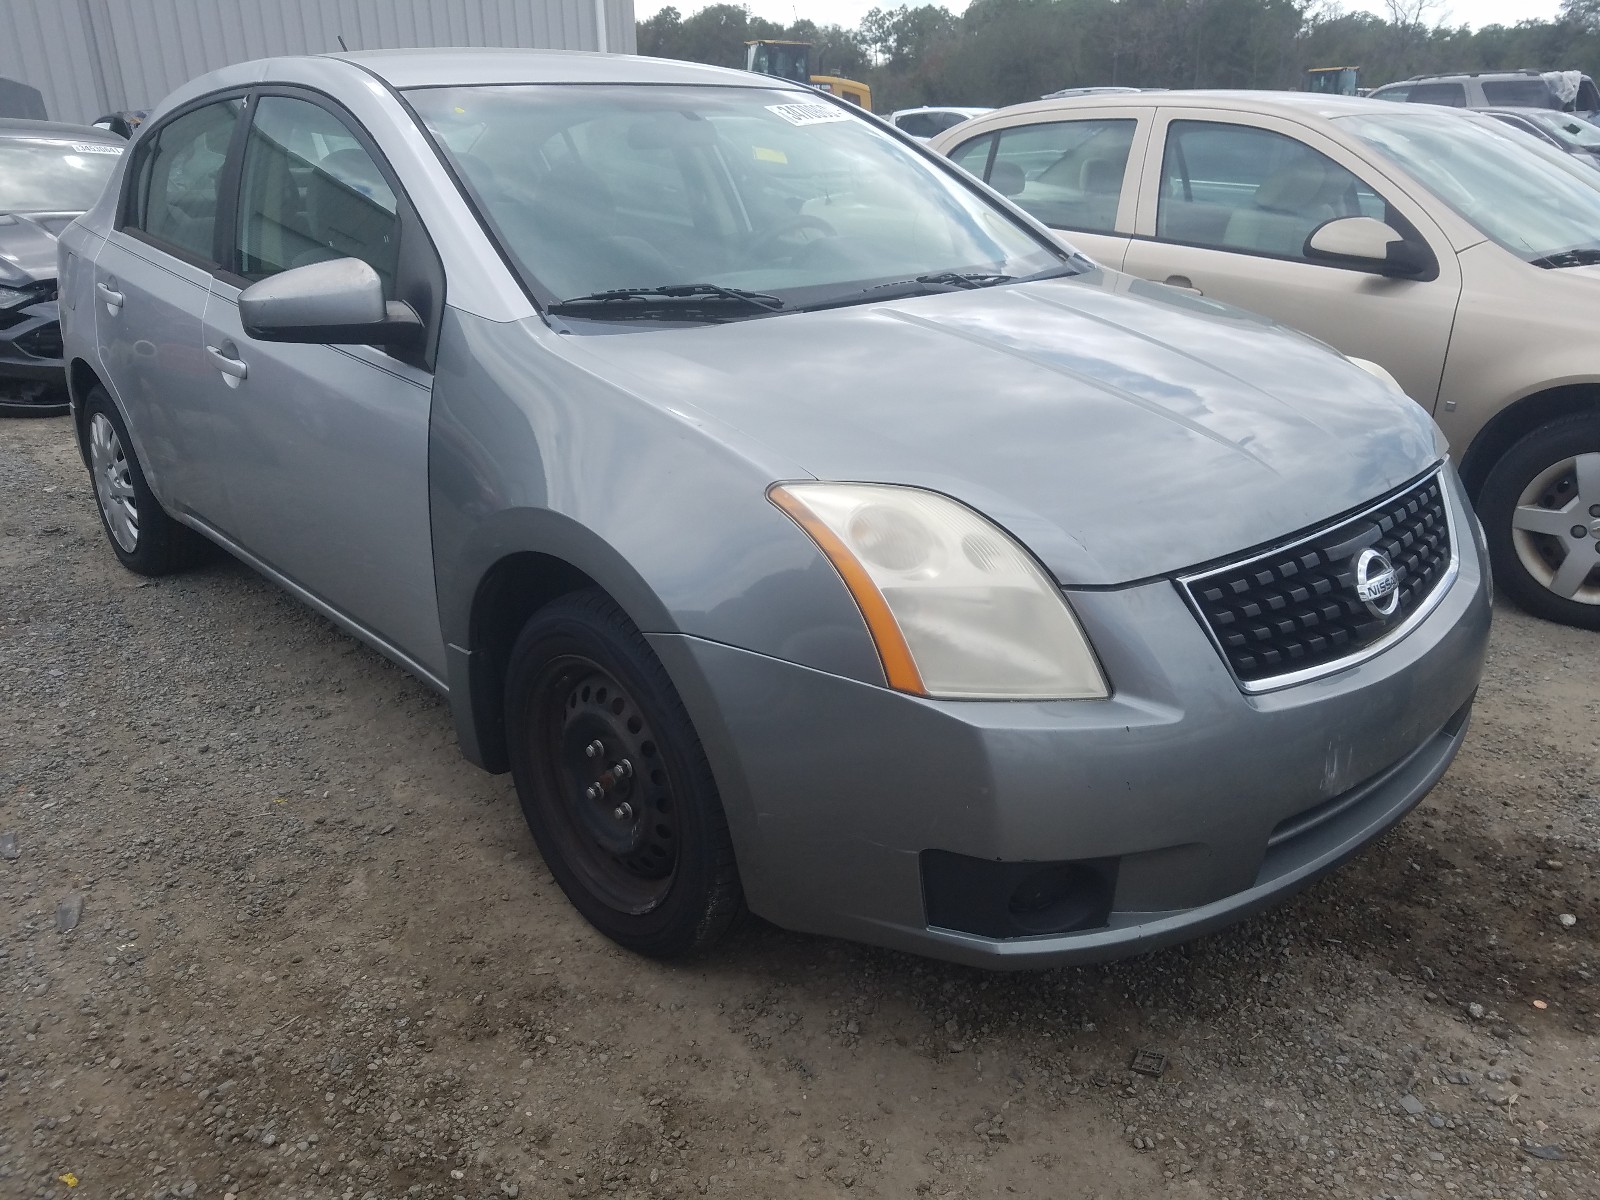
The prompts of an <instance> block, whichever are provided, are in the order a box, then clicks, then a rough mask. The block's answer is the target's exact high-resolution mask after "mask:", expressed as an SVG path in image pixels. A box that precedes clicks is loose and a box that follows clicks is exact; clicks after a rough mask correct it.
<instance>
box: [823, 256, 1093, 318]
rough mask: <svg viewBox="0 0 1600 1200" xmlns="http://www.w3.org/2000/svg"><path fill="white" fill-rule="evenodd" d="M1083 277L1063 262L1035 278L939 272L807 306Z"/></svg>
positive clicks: (1035, 273) (1079, 271) (981, 273)
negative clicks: (1071, 276)
mask: <svg viewBox="0 0 1600 1200" xmlns="http://www.w3.org/2000/svg"><path fill="white" fill-rule="evenodd" d="M1079 274H1082V271H1081V270H1080V268H1078V267H1076V266H1074V265H1072V264H1070V263H1061V264H1059V265H1057V266H1054V267H1046V268H1045V269H1044V270H1043V271H1035V272H1034V273H1033V274H1032V275H1000V274H996V273H994V272H990V271H936V272H934V273H932V274H929V275H918V276H917V277H916V278H914V279H900V280H897V281H895V282H893V283H875V284H873V285H872V286H871V287H869V288H862V289H861V290H860V291H859V292H847V293H846V294H845V295H843V296H834V297H832V298H831V299H828V300H822V301H819V302H817V303H816V304H808V305H806V306H805V307H806V309H807V310H813V309H819V308H844V307H846V306H848V305H851V304H865V303H867V302H869V301H873V300H899V299H902V298H904V297H906V296H936V295H938V294H940V293H941V292H963V291H971V290H972V289H974V288H985V287H995V286H996V285H998V284H1002V283H1032V282H1034V281H1035V280H1039V279H1059V278H1062V277H1064V276H1068V275H1079Z"/></svg>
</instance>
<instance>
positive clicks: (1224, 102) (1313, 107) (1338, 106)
mask: <svg viewBox="0 0 1600 1200" xmlns="http://www.w3.org/2000/svg"><path fill="white" fill-rule="evenodd" d="M1216 107H1222V108H1228V109H1233V110H1235V111H1238V112H1253V113H1266V114H1276V115H1279V116H1294V117H1323V118H1333V117H1346V116H1357V115H1359V114H1362V113H1367V114H1369V115H1370V114H1372V113H1394V112H1396V111H1397V110H1400V109H1402V108H1404V109H1417V108H1424V107H1430V106H1427V105H1399V104H1396V103H1395V102H1394V101H1392V100H1368V99H1366V98H1365V97H1362V96H1330V95H1324V94H1322V93H1320V92H1256V91H1175V92H1101V93H1099V94H1097V95H1092V96H1062V97H1060V98H1059V99H1055V100H1033V101H1030V102H1029V103H1027V104H1018V105H1015V106H1013V107H1012V108H1008V109H1004V110H1003V111H1004V112H1005V113H1006V114H1008V115H1010V114H1013V113H1017V114H1021V113H1047V112H1057V111H1070V110H1072V109H1078V108H1137V109H1146V108H1216Z"/></svg>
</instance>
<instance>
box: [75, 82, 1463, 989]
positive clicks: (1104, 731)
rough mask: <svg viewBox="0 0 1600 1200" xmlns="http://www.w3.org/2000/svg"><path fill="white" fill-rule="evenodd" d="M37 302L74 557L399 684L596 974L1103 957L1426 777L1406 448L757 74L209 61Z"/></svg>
mask: <svg viewBox="0 0 1600 1200" xmlns="http://www.w3.org/2000/svg"><path fill="white" fill-rule="evenodd" d="M61 279H62V322H63V326H64V336H65V341H66V350H67V359H68V362H69V364H70V377H71V384H72V397H73V405H74V419H75V427H76V430H77V435H78V438H79V442H80V445H81V449H82V452H83V457H84V461H85V463H86V464H87V465H88V467H89V469H90V471H91V473H92V475H93V479H94V487H95V492H96V495H97V497H98V500H99V507H100V512H101V514H102V516H103V518H104V523H105V528H106V532H107V534H108V536H109V540H110V543H111V548H112V550H113V551H114V552H115V554H116V555H117V557H118V558H119V559H120V560H121V561H122V562H123V563H124V564H125V565H126V566H127V567H128V568H130V569H131V570H133V571H137V572H140V573H143V574H160V573H163V572H167V571H172V570H175V569H177V568H179V567H181V566H182V565H183V564H184V563H185V562H187V561H190V559H191V557H192V555H193V552H194V551H195V549H196V547H197V546H198V545H200V544H201V540H202V539H208V540H209V541H211V542H214V543H216V544H219V545H221V546H223V547H225V548H226V549H227V550H228V551H230V552H231V553H233V554H234V555H236V556H238V557H239V558H240V559H242V560H244V561H245V562H247V563H249V564H250V565H251V566H253V567H254V568H256V569H257V570H259V571H261V572H262V573H263V574H265V575H267V576H268V577H269V578H271V579H273V580H275V581H276V582H278V583H279V584H280V585H281V586H283V587H284V588H286V589H287V590H289V591H290V592H292V593H293V594H295V595H296V596H298V597H299V598H300V599H302V600H303V601H304V602H305V603H307V604H309V605H310V606H312V607H313V608H315V609H317V610H318V611H320V612H322V613H324V614H326V615H327V616H329V617H330V618H332V619H333V620H335V621H337V622H338V623H339V624H341V625H342V626H343V627H344V628H346V629H348V630H349V631H350V632H351V633H353V634H355V635H356V636H357V637H359V638H361V639H363V640H365V641H366V642H368V643H370V644H371V645H373V646H374V647H376V648H377V649H378V650H380V651H382V652H383V653H384V654H386V655H388V656H389V657H390V658H392V659H393V660H394V661H396V662H397V663H399V664H401V665H402V666H404V667H406V668H407V669H409V670H410V671H412V672H414V673H415V674H416V675H418V676H419V677H421V678H422V679H423V680H425V681H426V682H427V683H429V684H430V685H432V686H433V687H435V688H437V689H438V690H439V691H440V692H442V693H444V694H445V695H446V696H448V698H449V702H450V707H451V711H452V713H453V715H454V720H455V725H456V729H457V732H458V734H459V738H460V742H461V746H462V748H463V751H464V752H465V754H466V756H467V757H468V758H469V759H471V760H472V761H473V762H475V763H477V764H479V765H481V766H483V767H485V768H487V769H488V770H491V771H507V770H509V771H510V772H511V773H512V776H513V779H514V780H515V784H516V790H517V794H518V796H519V797H520V799H521V803H522V806H523V809H524V811H525V813H526V815H527V819H528V823H529V825H530V827H531V829H532V832H533V836H534V838H535V839H536V841H537V842H538V845H539V848H540V850H541V851H542V852H543V854H544V857H545V859H546V861H547V862H548V863H549V866H550V869H551V871H552V872H553V873H554V875H555V878H556V879H557V881H558V882H559V883H560V884H561V886H562V888H563V889H564V890H565V891H566V893H567V895H568V896H569V897H570V898H571V899H572V902H573V903H574V904H575V905H576V906H577V908H578V909H579V910H580V911H581V912H582V913H583V915H584V916H585V917H587V918H588V919H589V920H590V921H591V922H592V923H593V924H594V925H595V926H596V927H597V928H598V929H600V930H601V931H602V932H603V933H605V934H606V935H607V936H609V937H611V938H613V939H615V940H616V941H617V942H619V943H621V944H622V945H624V946H626V947H629V948H631V949H633V950H636V951H639V952H641V953H645V954H653V955H676V954H683V953H686V952H689V951H693V950H695V949H697V948H700V947H703V946H705V945H706V944H708V943H709V942H711V941H712V940H713V939H714V938H716V937H717V935H718V934H719V933H721V932H722V931H723V930H724V929H725V928H726V927H727V926H728V924H729V922H730V921H732V920H733V919H734V918H735V917H736V916H737V915H738V914H739V913H740V912H741V911H742V910H744V909H746V908H748V909H750V910H752V911H754V912H756V913H759V914H760V915H762V916H764V917H766V918H768V919H770V920H772V921H774V922H776V923H777V924H779V925H783V926H787V927H789V928H792V929H800V930H809V931H814V932H819V933H826V934H833V935H838V936H842V937H849V938H855V939H858V940H861V941H865V942H872V943H877V944H881V945H886V946H894V947H900V948H903V949H907V950H912V951H916V952H919V953H922V954H929V955H934V956H937V957H941V958H948V959H954V960H958V961H962V962H968V963H976V964H983V965H992V966H1036V965H1049V964H1059V963H1068V962H1081V961H1088V960H1092V959H1097V958H1106V957H1112V956H1116V955H1123V954H1128V953H1131V952H1135V951H1139V950H1144V949H1148V948H1150V947H1154V946H1158V945H1162V944H1165V943H1169V942H1173V941H1176V940H1179V939H1182V938H1186V937H1190V936H1193V935H1195V934H1198V933H1202V932H1204V931H1206V930H1210V929H1214V928H1216V927H1218V926H1220V925H1223V924H1225V923H1227V922H1229V921H1233V920H1236V919H1238V918H1239V917H1241V916H1244V915H1245V914H1247V913H1250V912H1252V911H1254V910H1257V909H1259V908H1261V907H1263V906H1264V905H1266V904H1269V903H1271V902H1273V901H1275V900H1278V899H1280V898H1282V897H1284V896H1286V895H1288V894H1289V893H1291V892H1293V891H1294V890H1296V889H1297V888H1299V887H1301V886H1303V885H1305V884H1306V883H1307V882H1308V881H1310V880H1312V879H1314V878H1315V877H1317V876H1318V875H1320V874H1321V873H1323V872H1325V871H1327V870H1329V869H1330V868H1332V867H1334V866H1336V865H1337V864H1338V863H1340V862H1341V861H1343V860H1344V859H1346V858H1347V857H1349V856H1350V855H1351V854H1353V853H1354V852H1355V851H1357V850H1358V849H1360V848H1361V847H1362V846H1363V845H1365V844H1366V843H1367V842H1369V841H1371V840H1372V839H1373V838H1375V837H1377V836H1378V835H1379V834H1381V833H1382V832H1384V831H1385V830H1386V829H1388V828H1389V827H1391V826H1392V825H1393V824H1394V823H1395V822H1396V821H1398V820H1399V819H1400V818H1401V817H1402V816H1403V815H1404V814H1405V813H1406V812H1407V811H1408V810H1409V809H1410V808H1411V807H1412V806H1413V805H1415V804H1416V803H1417V802H1418V800H1419V799H1420V798H1421V797H1422V796H1423V794H1424V793H1426V792H1427V790H1428V789H1429V787H1431V786H1432V785H1433V783H1434V782H1435V781H1437V780H1438V778H1439V776H1440V775H1441V774H1442V773H1443V772H1444V770H1445V768H1446V767H1447V766H1448V764H1449V763H1450V760H1451V759H1452V757H1453V756H1454V755H1455V753H1456V751H1457V749H1458V748H1459V747H1460V745H1461V741H1462V738H1463V737H1464V736H1465V731H1466V726H1467V717H1468V712H1469V709H1470V707H1471V703H1472V697H1473V693H1474V690H1475V688H1476V687H1477V684H1478V677H1479V672H1480V670H1481V665H1482V659H1483V653H1484V644H1485V640H1486V637H1487V634H1488V627H1489V595H1488V589H1487V584H1486V581H1485V577H1484V568H1483V547H1482V544H1481V533H1480V531H1479V529H1478V526H1477V523H1476V521H1475V520H1474V518H1473V516H1472V514H1471V512H1470V510H1469V509H1468V507H1467V505H1466V504H1465V503H1464V502H1463V499H1462V494H1461V489H1460V485H1459V484H1458V482H1457V479H1456V475H1455V472H1454V470H1453V469H1452V468H1451V466H1450V464H1449V461H1448V458H1447V448H1446V446H1445V445H1444V443H1443V440H1442V438H1441V437H1440V436H1439V434H1438V432H1437V430H1436V428H1435V427H1434V425H1433V423H1432V421H1431V420H1430V418H1429V417H1428V416H1427V415H1426V414H1425V413H1424V412H1423V411H1422V409H1420V408H1419V407H1417V406H1416V405H1414V404H1412V403H1410V402H1409V401H1408V400H1407V399H1406V398H1405V397H1404V396H1403V395H1402V394H1400V392H1399V391H1398V390H1397V389H1396V388H1395V387H1394V385H1393V383H1392V381H1391V380H1389V379H1388V378H1387V377H1386V376H1384V375H1383V373H1382V372H1381V371H1380V370H1376V369H1369V368H1367V367H1364V366H1363V365H1361V364H1359V363H1356V362H1353V361H1352V360H1348V359H1345V358H1343V357H1341V356H1339V355H1337V354H1335V353H1333V352H1331V351H1330V350H1328V349H1327V348H1326V347H1324V346H1322V345H1321V344H1319V343H1315V342H1312V341H1310V340H1309V339H1307V338H1304V337H1302V336H1300V335H1298V334H1295V333H1291V332H1288V331H1286V330H1284V329H1282V328H1279V327H1277V326H1274V325H1272V324H1270V323H1267V322H1265V321H1263V320H1261V319H1259V318H1256V317H1252V316H1249V315H1247V314H1245V313H1242V312H1239V311H1237V310H1234V309H1231V308H1228V307H1225V306H1220V305H1217V304H1213V303H1211V302H1209V301H1206V300H1203V299H1198V298H1195V297H1192V296H1186V295H1184V294H1182V293H1179V292H1176V291H1173V290H1170V289H1166V288H1163V287H1160V286H1158V285H1154V284H1147V283H1143V282H1140V281H1137V280H1133V279H1130V278H1129V277H1127V276H1123V275H1119V274H1116V273H1114V272H1110V271H1106V270H1103V269H1101V268H1100V267H1098V266H1096V265H1095V264H1094V263H1092V262H1091V261H1089V260H1087V259H1085V258H1083V257H1080V256H1078V255H1076V254H1074V253H1072V252H1071V251H1069V250H1066V249H1063V248H1061V247H1060V246H1059V245H1058V244H1057V243H1055V242H1054V241H1052V239H1051V237H1050V236H1049V234H1048V233H1047V231H1046V230H1045V229H1044V228H1043V227H1041V226H1040V225H1038V224H1036V223H1035V222H1034V221H1033V220H1032V219H1031V218H1029V217H1028V216H1026V215H1025V214H1024V213H1022V212H1021V211H1020V210H1018V209H1017V208H1015V207H1013V206H1012V205H1010V204H1009V203H1008V202H1006V201H1004V200H1003V199H1001V198H1000V197H998V196H997V195H996V194H995V193H993V192H991V191H989V190H988V189H987V188H985V187H984V185H982V184H981V183H978V182H976V181H975V180H973V179H971V178H970V177H968V176H967V175H965V174H964V173H963V172H961V171H960V170H958V169H957V168H955V167H953V166H952V165H950V164H948V163H946V162H945V161H943V160H941V159H939V158H937V157H935V156H933V155H931V154H929V153H927V152H925V151H924V150H922V149H920V148H919V147H918V146H916V145H915V144H914V143H913V142H911V141H910V140H909V139H907V138H905V137H903V136H902V135H900V134H898V133H897V132H895V131H893V130H891V129H890V128H888V127H887V126H885V125H884V124H883V123H881V122H879V121H876V120H874V119H872V118H870V117H865V116H863V115H861V114H859V113H858V112H856V111H854V110H852V109H850V108H849V107H848V106H846V105H843V104H839V103H836V102H834V101H832V100H831V99H830V98H829V97H827V96H824V95H819V94H817V93H815V92H813V91H810V90H808V89H805V88H800V87H796V86H791V85H787V84H784V83H782V82H779V81H776V80H772V79H767V78H762V77H757V76H751V75H745V74H742V73H737V72H732V71H724V70H720V69H716V68H711V67H703V66H696V65H691V64H686V63H669V62H657V61H652V60H649V59H641V58H626V57H607V56H603V55H588V54H559V53H550V52H542V53H541V52H524V51H516V52H507V51H454V50H452V51H429V52H424V51H405V52H387V53H370V54H347V55H337V56H327V57H315V58H287V59H275V60H270V61H265V62H255V63H247V64H244V65H241V66H236V67H231V68H228V69H226V70H223V71H220V72H217V73H215V74H211V75H207V76H205V77H204V78H201V79H199V80H196V81H195V82H193V83H191V84H189V85H188V86H187V87H185V88H183V89H182V90H181V91H180V92H178V93H177V94H176V95H174V96H172V97H171V98H170V99H169V100H168V101H167V102H166V103H165V104H164V105H163V106H162V107H161V108H160V110H159V111H157V112H156V113H155V114H153V115H152V116H151V118H150V119H149V120H148V122H147V123H146V124H145V125H144V126H143V127H142V128H141V130H140V131H139V134H138V136H137V138H136V139H135V141H134V142H133V144H132V147H131V149H130V152H129V153H128V155H127V156H126V160H125V162H124V163H123V165H122V167H121V168H120V170H119V172H118V174H117V175H116V176H115V177H114V179H113V181H112V183H111V185H110V187H109V188H108V190H107V193H106V195H105V197H104V199H103V200H102V201H101V202H100V204H99V205H98V206H97V207H96V208H95V209H94V210H93V211H92V212H90V213H89V214H87V215H86V216H85V217H84V218H82V219H81V220H80V221H78V222H77V223H76V224H74V225H73V226H71V227H70V228H69V229H68V230H67V232H66V234H65V235H64V236H63V238H62V274H61Z"/></svg>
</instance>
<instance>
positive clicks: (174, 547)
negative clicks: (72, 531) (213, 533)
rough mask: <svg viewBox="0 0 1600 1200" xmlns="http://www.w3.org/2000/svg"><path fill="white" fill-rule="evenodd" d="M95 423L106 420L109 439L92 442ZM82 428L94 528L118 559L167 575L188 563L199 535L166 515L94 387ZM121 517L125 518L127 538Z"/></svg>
mask: <svg viewBox="0 0 1600 1200" xmlns="http://www.w3.org/2000/svg"><path fill="white" fill-rule="evenodd" d="M100 421H105V422H107V423H108V425H109V429H110V433H111V435H113V436H114V441H111V442H110V443H109V444H102V445H99V446H97V444H96V440H97V438H99V437H100V435H101V433H102V430H101V429H100V428H99V424H98V423H99V422H100ZM83 429H84V438H85V449H86V451H87V456H88V458H89V476H90V480H91V481H92V483H93V485H94V497H95V508H96V510H97V511H98V512H99V514H100V527H101V528H102V529H104V530H105V532H106V540H107V541H108V542H110V543H111V549H112V551H113V552H114V553H115V554H116V556H117V559H118V561H120V562H121V563H122V565H123V566H125V567H127V568H128V570H130V571H132V572H134V573H135V574H136V575H170V574H171V573H172V572H174V571H179V570H182V569H183V568H184V567H186V566H188V565H189V564H190V563H192V562H194V561H195V559H196V558H197V557H198V555H199V553H200V551H201V549H202V548H203V547H204V545H205V542H204V539H202V538H201V537H200V535H199V534H197V533H195V532H194V530H192V529H190V528H189V527H188V526H187V525H181V524H179V523H178V522H177V521H174V520H173V519H172V518H171V517H170V516H168V515H167V512H166V510H165V509H163V508H162V507H161V502H160V501H159V500H157V499H156V498H155V495H154V494H153V493H152V492H151V491H150V485H149V484H147V483H146V482H145V478H144V471H143V469H142V468H141V467H140V466H139V458H138V455H136V454H135V453H134V450H133V442H132V441H131V440H130V439H129V437H128V427H127V426H126V425H124V424H123V422H122V414H121V413H119V412H118V411H117V406H116V405H115V404H113V403H112V402H111V397H110V396H108V395H107V394H106V391H105V389H104V388H102V387H100V386H99V385H96V386H94V387H92V388H90V389H89V394H88V395H87V396H86V397H85V398H84V406H83ZM107 455H109V457H107ZM97 456H99V457H97ZM125 517H126V518H131V527H132V540H131V541H130V540H129V537H128V533H129V523H128V521H127V520H124V518H125Z"/></svg>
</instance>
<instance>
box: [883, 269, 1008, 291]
mask: <svg viewBox="0 0 1600 1200" xmlns="http://www.w3.org/2000/svg"><path fill="white" fill-rule="evenodd" d="M1015 278H1016V276H1015V275H989V274H985V273H984V272H982V271H939V272H936V273H935V274H932V275H918V276H917V277H916V279H915V280H913V281H912V282H915V283H942V284H947V285H948V286H950V287H954V288H981V287H994V286H995V285H996V284H998V283H1010V282H1011V281H1012V280H1013V279H1015ZM890 286H891V287H892V286H893V284H891V285H890Z"/></svg>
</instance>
